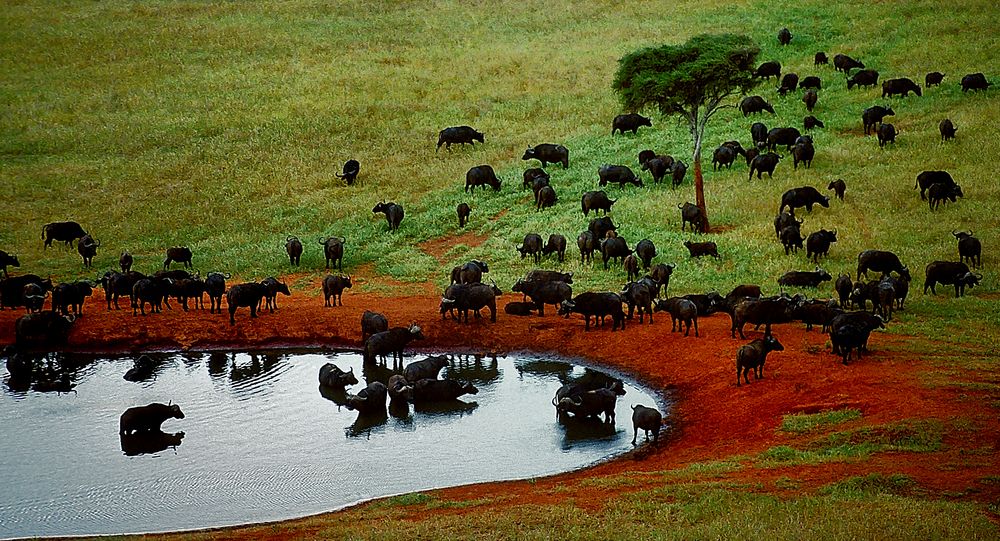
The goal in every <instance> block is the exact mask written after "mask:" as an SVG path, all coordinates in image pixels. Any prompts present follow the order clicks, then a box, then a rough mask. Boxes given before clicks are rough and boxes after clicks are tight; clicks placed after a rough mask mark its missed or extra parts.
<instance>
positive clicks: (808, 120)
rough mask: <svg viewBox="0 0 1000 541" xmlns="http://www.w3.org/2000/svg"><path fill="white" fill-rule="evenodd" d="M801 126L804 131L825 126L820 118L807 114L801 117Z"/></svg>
mask: <svg viewBox="0 0 1000 541" xmlns="http://www.w3.org/2000/svg"><path fill="white" fill-rule="evenodd" d="M802 127H803V128H804V129H805V130H806V131H810V130H812V129H814V128H825V127H826V124H823V121H822V120H820V119H818V118H816V117H814V116H812V115H809V116H807V117H805V118H803V119H802Z"/></svg>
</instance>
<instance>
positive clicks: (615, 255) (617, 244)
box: [601, 236, 632, 270]
mask: <svg viewBox="0 0 1000 541" xmlns="http://www.w3.org/2000/svg"><path fill="white" fill-rule="evenodd" d="M631 253H632V249H631V248H629V247H628V243H626V242H625V239H623V238H621V237H618V236H609V237H608V238H606V239H604V240H602V241H601V259H602V260H603V261H604V269H605V270H607V268H608V260H611V259H617V260H618V261H619V262H620V263H624V259H625V258H626V257H628V255H629V254H631Z"/></svg>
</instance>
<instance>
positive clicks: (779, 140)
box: [767, 128, 802, 150]
mask: <svg viewBox="0 0 1000 541" xmlns="http://www.w3.org/2000/svg"><path fill="white" fill-rule="evenodd" d="M801 135H802V132H800V131H799V130H798V128H772V129H771V130H770V131H768V132H767V149H768V150H776V149H777V148H778V146H779V145H782V146H784V147H785V148H787V149H788V150H791V149H792V145H794V144H795V141H796V140H797V139H798V138H799V137H800V136H801Z"/></svg>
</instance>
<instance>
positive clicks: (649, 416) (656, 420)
mask: <svg viewBox="0 0 1000 541" xmlns="http://www.w3.org/2000/svg"><path fill="white" fill-rule="evenodd" d="M662 424H663V415H661V414H660V412H659V411H658V410H656V409H654V408H647V407H646V406H640V405H634V406H632V445H635V440H636V438H638V437H639V430H640V429H642V431H643V432H644V433H645V434H646V441H649V433H650V432H652V433H653V443H656V442H657V440H658V439H659V437H660V425H662Z"/></svg>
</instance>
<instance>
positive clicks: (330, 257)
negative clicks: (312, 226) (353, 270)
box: [319, 237, 347, 271]
mask: <svg viewBox="0 0 1000 541" xmlns="http://www.w3.org/2000/svg"><path fill="white" fill-rule="evenodd" d="M346 242H347V239H345V238H344V237H326V238H322V237H321V238H320V239H319V243H320V244H321V245H322V246H323V256H324V257H325V258H326V268H328V269H329V268H330V265H331V264H333V265H336V266H337V270H339V271H343V270H344V243H346Z"/></svg>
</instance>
